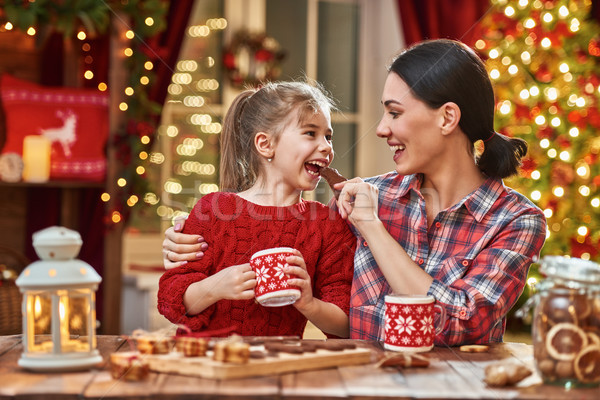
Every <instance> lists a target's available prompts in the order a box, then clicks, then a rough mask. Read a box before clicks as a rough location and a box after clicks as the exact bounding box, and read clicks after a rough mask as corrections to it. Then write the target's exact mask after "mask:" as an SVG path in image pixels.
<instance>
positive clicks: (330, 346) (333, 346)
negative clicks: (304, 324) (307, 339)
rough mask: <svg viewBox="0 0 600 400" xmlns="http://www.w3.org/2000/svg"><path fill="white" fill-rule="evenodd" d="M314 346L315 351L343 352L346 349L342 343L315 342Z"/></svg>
mask: <svg viewBox="0 0 600 400" xmlns="http://www.w3.org/2000/svg"><path fill="white" fill-rule="evenodd" d="M314 346H315V347H316V348H317V349H323V350H329V351H343V350H344V349H345V348H346V347H345V346H344V345H343V344H342V343H335V342H330V341H323V342H315V344H314Z"/></svg>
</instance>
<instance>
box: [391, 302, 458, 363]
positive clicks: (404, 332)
mask: <svg viewBox="0 0 600 400" xmlns="http://www.w3.org/2000/svg"><path fill="white" fill-rule="evenodd" d="M435 309H438V310H439V313H440V318H439V319H437V324H436V323H435V322H434V320H435ZM445 323H446V309H445V308H444V307H442V306H440V305H439V304H435V299H434V298H433V296H429V295H387V296H385V327H384V336H385V340H384V344H383V347H385V348H386V349H388V350H394V351H411V352H423V351H429V350H431V349H433V339H434V338H435V335H437V334H438V333H440V332H441V331H442V329H443V327H444V325H445ZM436 325H437V327H436Z"/></svg>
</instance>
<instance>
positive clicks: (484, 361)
mask: <svg viewBox="0 0 600 400" xmlns="http://www.w3.org/2000/svg"><path fill="white" fill-rule="evenodd" d="M356 343H358V344H359V346H363V345H365V343H366V342H356ZM370 348H372V350H374V351H375V352H376V353H377V352H382V350H381V349H380V347H378V344H377V343H373V344H371V345H370ZM98 349H99V351H100V353H101V355H102V356H103V358H104V360H105V362H103V363H102V364H101V365H99V366H98V367H97V368H93V369H91V370H90V371H83V372H69V373H50V372H48V373H39V372H36V373H33V372H29V371H25V370H23V369H22V368H20V367H19V366H18V365H17V361H18V359H19V358H20V356H21V354H22V346H21V339H20V336H0V399H9V398H10V399H13V398H18V399H43V400H51V399H55V398H56V399H59V398H60V399H86V398H89V399H91V398H94V399H99V398H102V399H161V400H162V399H178V398H194V399H196V398H197V399H202V398H210V399H232V398H243V399H295V400H298V399H343V398H352V399H363V400H364V399H390V398H395V399H403V398H406V399H441V398H448V399H459V398H460V399H523V400H546V399H547V400H558V399H584V400H592V399H594V400H597V399H599V398H600V388H597V387H596V388H590V389H569V390H567V389H565V388H563V387H559V386H552V385H547V384H543V383H542V382H541V379H539V377H537V378H538V380H537V381H536V380H535V379H536V374H535V373H534V375H533V376H532V378H531V379H532V380H530V381H529V382H527V380H524V381H523V382H522V383H520V384H518V385H517V386H516V387H509V388H490V387H488V386H486V385H485V383H484V382H483V374H484V368H485V366H486V365H489V364H491V363H496V362H500V361H511V362H517V363H523V364H525V365H527V366H528V367H529V366H531V367H533V355H532V348H531V346H528V345H523V344H512V343H504V344H497V345H493V346H492V347H491V349H490V351H489V352H488V353H481V354H477V353H462V352H460V351H459V350H458V349H457V348H438V347H436V348H435V349H434V350H433V351H432V352H429V353H426V356H427V357H428V358H429V359H430V365H429V367H427V368H422V369H421V368H404V369H402V368H401V369H396V368H378V367H376V364H375V363H368V364H362V365H351V366H340V367H334V368H326V369H319V370H310V371H300V372H292V373H286V374H280V375H270V376H264V377H258V378H255V377H252V378H233V379H207V378H202V377H197V376H183V375H179V374H167V373H150V376H149V377H148V379H147V380H144V381H141V382H129V381H124V380H121V379H113V378H112V377H111V375H110V369H109V367H108V363H107V361H106V360H108V358H109V355H110V354H111V353H112V352H116V351H118V352H123V351H128V350H129V349H130V348H129V345H128V344H127V343H125V341H124V340H123V339H122V338H120V337H118V336H100V337H99V338H98Z"/></svg>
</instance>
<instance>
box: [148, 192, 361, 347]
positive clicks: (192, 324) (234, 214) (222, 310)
mask: <svg viewBox="0 0 600 400" xmlns="http://www.w3.org/2000/svg"><path fill="white" fill-rule="evenodd" d="M184 232H185V233H196V234H201V235H202V236H203V237H204V238H205V240H206V242H207V243H208V249H207V250H206V252H205V253H204V257H203V258H202V259H201V260H199V261H194V262H188V263H187V264H186V265H184V266H182V267H179V268H174V269H171V270H168V271H167V272H165V273H164V275H163V276H162V277H161V279H160V284H159V291H158V310H159V312H160V313H161V314H162V315H164V316H165V317H166V318H167V319H169V320H170V321H171V322H173V323H175V324H182V325H185V326H187V327H188V328H190V329H191V330H193V331H204V330H217V329H224V328H231V327H233V326H236V327H237V329H236V332H237V333H239V334H240V335H243V336H252V335H259V336H262V335H298V336H301V335H302V333H303V331H304V327H305V326H306V318H305V317H304V316H303V315H302V314H301V313H300V312H299V311H297V310H296V309H295V308H294V306H292V305H289V306H284V307H263V306H261V305H259V304H257V303H256V302H255V300H254V299H251V300H220V301H218V302H216V303H215V304H213V305H211V306H209V307H208V308H206V309H205V310H204V311H202V312H201V313H199V314H197V315H187V314H186V310H185V306H184V304H183V295H184V293H185V291H186V289H187V288H188V286H189V285H190V284H192V283H194V282H197V281H200V280H202V279H204V278H206V277H207V276H210V275H213V274H215V273H216V272H218V271H220V270H222V269H224V268H227V267H229V266H232V265H238V264H244V263H247V262H249V261H250V256H252V254H254V253H255V252H257V251H259V250H264V249H268V248H271V247H282V246H287V247H293V248H295V249H298V250H299V251H300V252H301V253H302V256H303V257H304V260H305V262H306V266H307V269H308V273H309V275H310V278H311V282H312V288H313V296H314V297H316V298H318V299H321V300H323V301H326V302H330V303H333V304H336V305H337V306H338V307H340V308H341V309H342V310H344V312H346V314H347V313H348V308H349V299H350V288H351V283H352V273H353V260H354V250H355V247H356V238H355V237H354V235H353V234H352V232H351V231H350V229H349V228H348V225H347V223H346V222H345V221H344V220H342V219H341V218H340V217H339V215H338V213H337V212H336V211H333V210H331V209H330V208H329V207H327V206H325V205H323V204H321V203H318V202H314V201H301V202H300V203H298V204H295V205H292V206H289V207H270V206H259V205H257V204H254V203H251V202H248V201H246V200H244V199H242V198H241V197H239V196H237V195H236V194H234V193H225V192H217V193H211V194H208V195H206V196H204V197H202V198H201V199H200V201H198V203H197V204H196V205H195V206H194V209H193V210H192V212H191V213H190V216H189V217H188V219H187V221H186V223H185V228H184Z"/></svg>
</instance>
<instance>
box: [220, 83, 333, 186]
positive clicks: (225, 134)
mask: <svg viewBox="0 0 600 400" xmlns="http://www.w3.org/2000/svg"><path fill="white" fill-rule="evenodd" d="M334 107H335V105H334V102H333V100H332V98H331V97H329V96H328V95H327V94H326V92H325V90H324V89H323V88H322V86H321V85H319V84H317V83H315V84H309V83H306V82H269V83H266V84H265V85H264V86H262V87H261V88H260V89H248V90H245V91H243V92H242V93H240V94H239V95H238V96H237V97H236V98H235V99H234V100H233V103H232V104H231V106H230V107H229V110H228V111H227V114H226V115H225V120H224V121H223V130H222V132H221V164H220V178H219V184H220V187H221V190H222V191H234V192H241V191H243V190H246V189H248V188H250V187H251V186H252V185H253V184H254V183H255V182H256V179H257V177H258V176H259V174H260V173H261V165H262V164H261V162H260V155H259V153H258V151H257V150H256V147H255V146H254V136H255V135H256V134H257V133H258V132H266V133H269V134H270V135H271V136H272V138H273V140H274V143H276V142H277V140H278V138H279V135H280V134H281V132H282V131H283V129H284V128H285V127H286V126H287V124H288V123H290V122H292V121H291V120H290V118H291V117H292V116H294V115H297V116H298V123H302V122H303V121H304V120H305V119H306V118H307V117H309V116H310V115H314V114H316V113H318V112H322V113H323V114H325V115H329V113H331V110H332V109H333V108H334ZM296 111H297V113H296Z"/></svg>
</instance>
